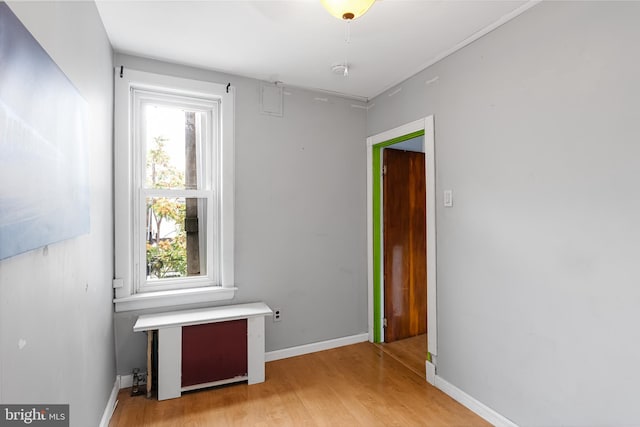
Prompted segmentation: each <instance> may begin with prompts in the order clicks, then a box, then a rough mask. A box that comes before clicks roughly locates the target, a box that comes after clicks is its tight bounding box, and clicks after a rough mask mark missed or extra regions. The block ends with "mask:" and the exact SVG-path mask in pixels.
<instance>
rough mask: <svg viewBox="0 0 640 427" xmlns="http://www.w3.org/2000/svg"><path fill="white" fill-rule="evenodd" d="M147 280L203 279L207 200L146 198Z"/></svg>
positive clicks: (205, 265) (204, 272)
mask: <svg viewBox="0 0 640 427" xmlns="http://www.w3.org/2000/svg"><path fill="white" fill-rule="evenodd" d="M146 207H147V208H146V235H145V240H146V246H147V280H154V279H168V278H176V277H188V276H205V275H206V274H207V263H206V259H207V257H206V255H207V254H206V250H207V245H206V235H207V233H206V217H207V212H206V211H207V199H199V198H191V197H189V198H181V197H177V198H165V197H147V204H146Z"/></svg>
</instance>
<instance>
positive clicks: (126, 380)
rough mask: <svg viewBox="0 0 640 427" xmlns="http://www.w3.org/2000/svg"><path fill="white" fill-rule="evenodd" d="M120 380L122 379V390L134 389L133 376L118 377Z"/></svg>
mask: <svg viewBox="0 0 640 427" xmlns="http://www.w3.org/2000/svg"><path fill="white" fill-rule="evenodd" d="M118 378H119V379H120V388H128V387H133V374H129V375H118Z"/></svg>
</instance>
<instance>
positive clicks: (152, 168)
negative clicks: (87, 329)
mask: <svg viewBox="0 0 640 427" xmlns="http://www.w3.org/2000/svg"><path fill="white" fill-rule="evenodd" d="M115 78H116V85H115V86H116V95H115V96H116V108H115V136H116V149H115V175H116V178H115V192H116V200H115V204H116V221H115V226H116V232H115V234H116V280H115V281H114V287H115V288H116V298H115V304H116V311H123V310H131V309H139V308H149V307H161V306H173V305H179V304H186V303H195V302H204V301H215V300H221V299H229V298H232V297H233V294H234V290H235V288H234V284H233V101H234V96H233V95H234V92H233V89H232V88H229V89H227V87H226V86H224V85H219V84H214V83H208V82H202V81H194V80H187V79H181V78H176V77H169V76H162V75H158V74H151V73H146V72H140V71H135V70H123V71H122V77H121V76H120V69H118V70H117V73H116V77H115Z"/></svg>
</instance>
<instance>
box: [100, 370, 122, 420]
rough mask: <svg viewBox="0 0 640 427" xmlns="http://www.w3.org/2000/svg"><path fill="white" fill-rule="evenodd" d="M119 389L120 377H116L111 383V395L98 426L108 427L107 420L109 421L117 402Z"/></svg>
mask: <svg viewBox="0 0 640 427" xmlns="http://www.w3.org/2000/svg"><path fill="white" fill-rule="evenodd" d="M119 390H120V378H119V377H116V381H115V382H114V383H113V389H112V390H111V395H110V396H109V400H108V401H107V406H106V407H105V408H104V412H103V413H102V418H101V419H100V427H109V421H111V416H112V415H113V411H115V409H116V404H117V403H118V401H117V399H118V391H119Z"/></svg>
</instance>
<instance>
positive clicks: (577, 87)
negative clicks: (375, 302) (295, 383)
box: [367, 2, 640, 426]
mask: <svg viewBox="0 0 640 427" xmlns="http://www.w3.org/2000/svg"><path fill="white" fill-rule="evenodd" d="M638 23H640V3H638V2H624V3H613V2H611V3H609V2H607V3H599V2H543V3H541V4H539V5H537V6H535V7H534V8H532V9H531V10H529V11H527V12H526V13H524V14H523V15H521V16H520V17H518V18H516V19H515V20H513V21H511V22H509V23H507V24H506V25H504V26H502V27H500V28H498V29H497V30H495V31H493V32H491V33H490V34H488V35H486V36H485V37H483V38H481V39H480V40H478V41H476V42H475V43H473V44H471V45H469V46H468V47H466V48H464V49H463V50H461V51H459V52H457V53H456V54H454V55H451V56H449V57H447V58H446V59H444V60H443V61H441V62H439V63H437V64H435V65H434V66H432V67H430V68H428V69H427V70H425V71H423V72H421V73H419V74H418V75H416V76H414V77H413V78H411V79H409V80H407V81H405V82H403V83H402V84H401V85H400V86H402V88H403V89H402V91H401V92H399V93H397V94H396V95H394V96H393V97H388V96H387V95H386V94H382V95H380V96H379V97H377V98H376V99H374V100H373V101H372V103H373V104H375V106H374V107H372V108H371V109H370V110H369V113H368V114H369V115H368V118H367V125H368V129H367V133H368V134H370V135H371V134H376V133H378V132H380V131H383V130H387V129H390V128H393V127H395V126H398V125H401V124H403V123H406V122H409V121H412V120H414V119H417V118H419V117H423V116H426V115H431V114H433V115H434V117H435V143H436V169H437V170H436V173H437V202H438V206H437V245H438V345H439V347H438V359H437V373H438V375H439V376H441V377H442V378H444V379H445V380H447V381H449V382H450V383H452V384H453V385H455V386H457V387H459V388H460V389H462V390H463V391H465V392H466V393H468V394H470V395H471V396H473V397H475V398H476V399H478V400H479V401H481V402H483V403H484V404H485V405H487V406H489V407H491V408H493V409H495V410H497V411H498V412H499V413H501V414H503V415H504V416H506V417H508V418H510V419H512V420H513V421H515V422H516V423H518V424H519V425H523V426H531V425H537V426H550V425H581V426H602V425H608V426H614V425H640V405H638V396H639V394H638V384H640V367H639V366H640V365H639V363H638V361H640V328H639V327H638V325H640V309H639V307H640V269H639V265H640V262H639V260H640V245H639V244H638V242H639V241H640V221H639V220H638V218H640V190H639V188H640V187H639V186H638V183H640V167H639V159H640V143H639V142H638V124H639V123H640V108H639V104H638V102H639V101H638V100H639V99H640V80H639V79H638V76H640V50H639V49H638V42H639V41H640V25H638ZM436 76H438V77H439V79H438V80H437V81H435V82H433V83H431V84H426V82H427V81H429V80H431V79H432V78H434V77H436ZM394 89H395V88H394ZM394 89H391V90H394ZM445 189H452V190H453V196H454V207H453V208H447V209H445V208H443V207H442V191H443V190H445Z"/></svg>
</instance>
